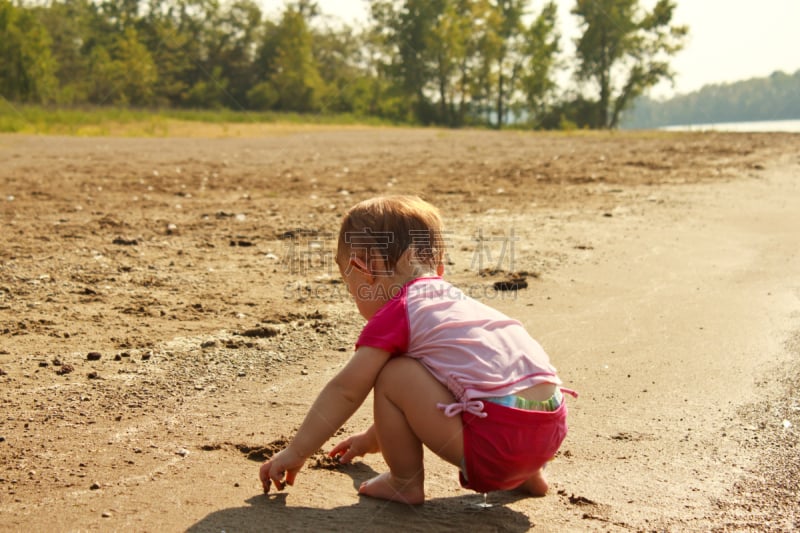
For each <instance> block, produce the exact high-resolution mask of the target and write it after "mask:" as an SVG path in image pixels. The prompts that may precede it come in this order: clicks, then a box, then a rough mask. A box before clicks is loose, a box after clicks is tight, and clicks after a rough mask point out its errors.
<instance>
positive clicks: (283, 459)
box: [258, 448, 306, 494]
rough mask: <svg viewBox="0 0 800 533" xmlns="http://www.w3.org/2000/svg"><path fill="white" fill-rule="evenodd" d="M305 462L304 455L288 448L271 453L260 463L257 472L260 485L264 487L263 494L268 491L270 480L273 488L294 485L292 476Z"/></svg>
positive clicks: (293, 476) (279, 488)
mask: <svg viewBox="0 0 800 533" xmlns="http://www.w3.org/2000/svg"><path fill="white" fill-rule="evenodd" d="M305 462H306V458H305V457H301V456H300V455H298V454H297V453H295V452H294V451H292V450H290V449H289V448H286V449H284V450H281V451H280V452H278V453H276V454H275V455H273V456H272V457H271V458H270V460H269V461H267V462H266V463H264V464H263V465H261V470H259V472H258V477H259V478H260V479H261V485H263V487H264V494H266V493H267V492H269V486H270V482H272V481H274V482H275V488H277V489H278V490H283V488H284V487H285V486H286V485H294V478H295V476H297V472H298V471H299V470H300V469H301V468H303V465H304V464H305ZM284 476H285V477H284Z"/></svg>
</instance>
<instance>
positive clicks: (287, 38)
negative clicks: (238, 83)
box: [249, 1, 324, 112]
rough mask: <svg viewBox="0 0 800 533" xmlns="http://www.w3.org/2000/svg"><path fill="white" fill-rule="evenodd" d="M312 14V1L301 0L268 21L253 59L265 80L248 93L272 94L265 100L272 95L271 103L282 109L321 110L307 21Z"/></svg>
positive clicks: (321, 90) (320, 89)
mask: <svg viewBox="0 0 800 533" xmlns="http://www.w3.org/2000/svg"><path fill="white" fill-rule="evenodd" d="M315 14H316V8H315V4H313V3H312V2H302V1H301V2H298V3H297V4H288V5H287V6H286V9H285V10H284V12H283V15H282V16H281V20H280V22H279V23H277V24H275V23H273V22H270V21H268V22H267V24H266V27H265V31H264V39H263V41H262V43H261V46H260V49H259V52H258V54H257V60H256V61H257V65H256V69H257V73H258V78H259V79H262V80H265V81H263V82H261V84H259V85H258V87H259V91H258V92H257V93H249V96H251V97H255V96H257V95H260V96H262V97H264V96H269V95H272V96H273V98H266V99H265V100H264V101H269V100H270V99H274V101H275V103H274V107H275V108H276V109H281V110H284V111H298V112H311V111H319V110H320V108H321V97H322V94H323V93H324V85H323V81H322V77H321V76H320V72H319V66H318V65H317V62H316V59H315V57H314V49H313V35H312V33H311V31H310V29H309V27H308V22H307V18H311V17H313V16H314V15H315ZM263 83H267V84H268V85H262V84H263ZM254 90H255V89H254Z"/></svg>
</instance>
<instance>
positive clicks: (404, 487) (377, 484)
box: [358, 472, 425, 505]
mask: <svg viewBox="0 0 800 533" xmlns="http://www.w3.org/2000/svg"><path fill="white" fill-rule="evenodd" d="M358 493H359V494H363V495H365V496H372V497H373V498H380V499H382V500H391V501H393V502H400V503H406V504H409V505H418V504H420V503H423V502H424V501H425V488H424V485H423V481H422V480H421V479H420V480H416V479H411V480H405V479H397V478H395V477H394V476H392V473H391V472H384V473H383V474H381V475H379V476H375V477H374V478H372V479H369V480H367V481H365V482H364V483H362V484H361V487H360V488H359V489H358Z"/></svg>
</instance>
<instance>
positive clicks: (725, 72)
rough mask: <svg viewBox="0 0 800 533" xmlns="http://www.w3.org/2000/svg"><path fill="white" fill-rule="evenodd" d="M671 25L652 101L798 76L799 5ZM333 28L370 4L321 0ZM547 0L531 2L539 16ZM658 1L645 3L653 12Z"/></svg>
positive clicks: (752, 3) (564, 10)
mask: <svg viewBox="0 0 800 533" xmlns="http://www.w3.org/2000/svg"><path fill="white" fill-rule="evenodd" d="M675 2H676V6H677V7H676V9H675V16H674V19H673V22H674V23H675V24H684V25H688V26H689V36H688V38H687V40H686V44H685V46H684V48H683V50H682V51H680V52H679V53H678V54H676V55H675V56H674V57H673V60H672V68H673V70H674V71H675V73H676V76H675V85H674V87H672V86H670V85H669V84H661V85H659V86H657V87H655V88H654V90H653V92H652V96H655V97H659V98H667V97H670V96H672V95H674V94H685V93H689V92H692V91H695V90H697V89H700V88H701V87H702V86H703V85H707V84H712V83H729V82H735V81H739V80H744V79H748V78H753V77H763V76H768V75H769V74H772V73H773V72H775V71H776V70H782V71H784V72H786V73H788V74H791V73H794V72H795V71H797V70H800V27H799V26H798V24H799V23H800V0H675ZM317 3H318V5H319V7H320V10H321V11H322V14H323V15H324V16H326V17H328V18H330V20H331V21H332V22H335V21H344V22H346V23H348V24H351V25H355V24H358V23H366V21H367V11H368V7H367V6H368V4H369V0H317ZM543 3H544V2H543V0H532V1H531V2H530V5H531V6H532V7H533V8H534V9H535V10H538V9H540V8H541V6H542V4H543ZM556 3H557V4H558V6H559V23H560V24H561V28H560V30H561V35H562V41H561V42H562V47H563V48H566V49H569V48H570V47H571V45H570V42H571V41H572V40H573V39H574V38H575V37H576V36H577V25H576V22H575V20H574V19H575V17H574V16H573V15H571V14H570V9H571V8H572V6H573V5H574V4H575V0H556ZM654 3H655V1H654V0H643V1H642V2H641V4H642V6H643V7H650V6H652V5H653V4H654ZM260 4H261V5H262V7H263V8H264V10H265V13H266V14H267V15H270V16H272V15H277V14H279V13H280V12H281V10H282V6H283V5H284V0H260Z"/></svg>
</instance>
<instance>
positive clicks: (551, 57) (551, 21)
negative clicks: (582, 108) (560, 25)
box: [521, 1, 559, 126]
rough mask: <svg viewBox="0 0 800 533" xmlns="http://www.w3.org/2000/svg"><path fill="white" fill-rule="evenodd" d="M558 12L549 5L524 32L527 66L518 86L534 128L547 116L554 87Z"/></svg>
mask: <svg viewBox="0 0 800 533" xmlns="http://www.w3.org/2000/svg"><path fill="white" fill-rule="evenodd" d="M557 12H558V6H556V4H555V2H552V1H551V2H548V3H547V4H545V6H544V7H543V9H542V11H541V13H539V15H538V16H537V17H536V19H535V20H534V21H533V22H532V23H531V25H530V26H529V27H528V29H527V31H526V38H525V44H524V55H525V58H526V64H525V69H524V72H523V74H522V77H521V82H522V90H523V92H524V93H525V98H526V102H527V111H528V113H530V115H531V122H532V124H534V125H535V126H539V125H540V120H541V117H543V116H544V115H545V114H546V113H547V112H548V105H549V104H550V103H551V95H552V93H553V91H554V89H555V87H556V84H555V81H553V75H554V71H555V68H556V66H557V60H556V58H557V54H558V52H559V44H558V41H559V34H558V32H557V31H556V22H557Z"/></svg>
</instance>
